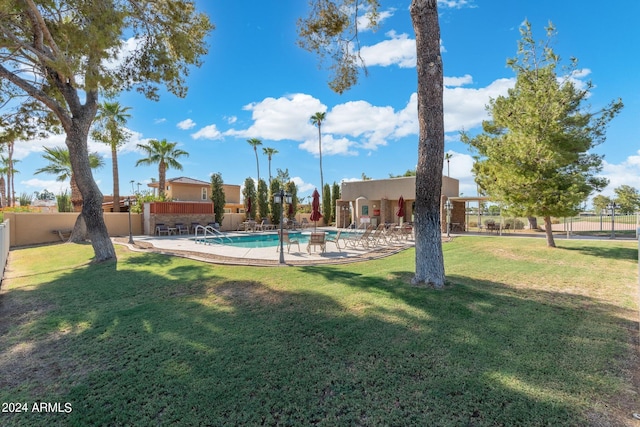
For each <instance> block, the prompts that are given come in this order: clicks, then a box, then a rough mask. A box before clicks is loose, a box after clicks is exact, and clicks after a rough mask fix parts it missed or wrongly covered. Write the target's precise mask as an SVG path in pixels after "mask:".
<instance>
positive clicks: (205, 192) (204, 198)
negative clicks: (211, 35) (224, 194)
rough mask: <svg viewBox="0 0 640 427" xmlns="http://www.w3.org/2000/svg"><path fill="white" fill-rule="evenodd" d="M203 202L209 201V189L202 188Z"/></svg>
mask: <svg viewBox="0 0 640 427" xmlns="http://www.w3.org/2000/svg"><path fill="white" fill-rule="evenodd" d="M201 200H207V187H202V198H201Z"/></svg>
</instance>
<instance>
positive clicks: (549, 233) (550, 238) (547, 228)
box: [544, 216, 556, 248]
mask: <svg viewBox="0 0 640 427" xmlns="http://www.w3.org/2000/svg"><path fill="white" fill-rule="evenodd" d="M544 231H545V234H546V235H547V246H548V247H550V248H555V247H556V242H555V240H553V228H552V224H551V217H550V216H545V217H544Z"/></svg>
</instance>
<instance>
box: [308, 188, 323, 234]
mask: <svg viewBox="0 0 640 427" xmlns="http://www.w3.org/2000/svg"><path fill="white" fill-rule="evenodd" d="M311 197H313V200H312V201H311V216H310V217H309V219H310V220H311V221H313V229H314V231H315V229H316V227H317V224H316V221H318V220H319V219H320V218H322V214H321V213H320V193H318V189H317V188H316V189H315V190H313V194H312V195H311Z"/></svg>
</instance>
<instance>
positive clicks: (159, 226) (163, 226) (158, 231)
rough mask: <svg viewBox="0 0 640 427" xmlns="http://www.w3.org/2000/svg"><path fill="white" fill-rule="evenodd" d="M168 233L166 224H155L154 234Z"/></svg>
mask: <svg viewBox="0 0 640 427" xmlns="http://www.w3.org/2000/svg"><path fill="white" fill-rule="evenodd" d="M163 233H164V234H166V235H167V236H168V235H169V227H168V226H167V225H166V224H156V234H157V235H158V236H162V234H163Z"/></svg>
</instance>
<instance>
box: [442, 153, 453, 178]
mask: <svg viewBox="0 0 640 427" xmlns="http://www.w3.org/2000/svg"><path fill="white" fill-rule="evenodd" d="M452 157H453V154H451V153H445V155H444V159H445V160H446V161H447V176H448V177H449V176H451V175H449V160H450V159H451V158H452Z"/></svg>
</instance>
